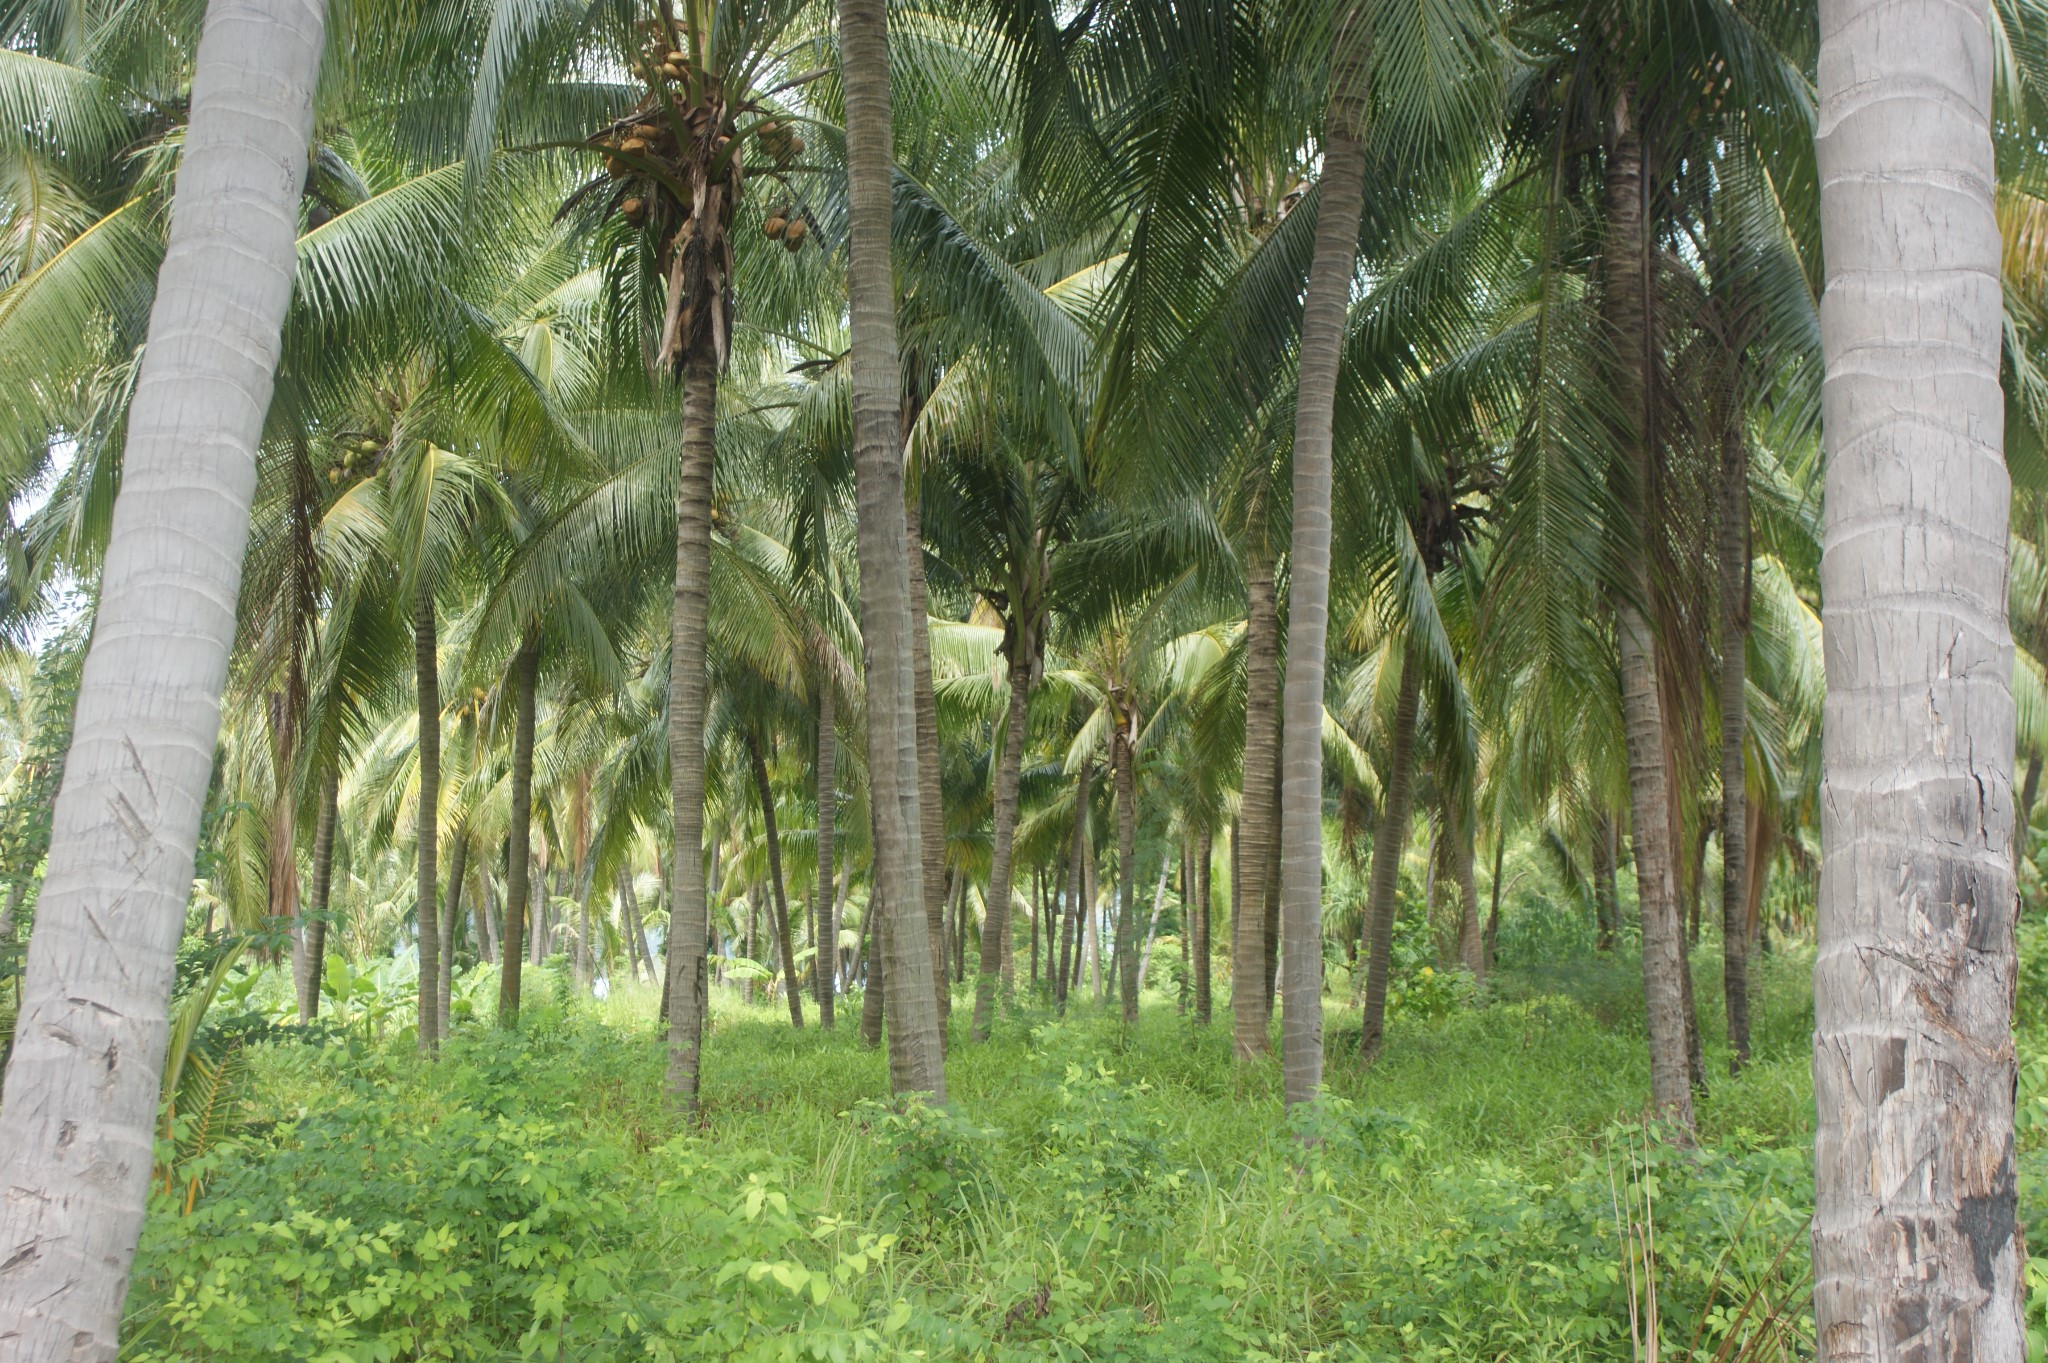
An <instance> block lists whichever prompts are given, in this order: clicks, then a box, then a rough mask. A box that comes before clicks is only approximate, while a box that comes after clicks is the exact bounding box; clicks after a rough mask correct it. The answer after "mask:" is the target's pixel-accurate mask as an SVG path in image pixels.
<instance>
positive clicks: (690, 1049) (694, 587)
mask: <svg viewBox="0 0 2048 1363" xmlns="http://www.w3.org/2000/svg"><path fill="white" fill-rule="evenodd" d="M707 350H708V347H701V346H700V347H697V348H695V349H693V351H692V352H691V354H690V356H689V357H688V359H687V360H686V361H685V362H684V367H683V443H682V455H681V460H680V464H679V472H678V477H677V484H676V587H675V603H674V607H673V613H672V614H671V616H670V619H669V629H670V645H669V681H668V765H669V808H670V816H671V819H672V821H673V827H674V843H673V856H674V870H673V871H672V872H671V882H672V884H673V885H674V887H675V888H674V898H673V900H672V901H671V902H670V907H669V919H668V922H669V930H668V965H667V975H666V980H667V987H668V992H669V1009H668V1013H669V1027H668V1096H669V1102H670V1103H671V1104H673V1105H674V1106H675V1107H676V1108H678V1109H679V1110H681V1111H684V1112H695V1111H696V1110H697V1094H698V1081H699V1078H700V1077H701V1073H702V1070H701V1065H700V1061H701V1059H702V1053H703V1046H704V1023H705V1019H706V1015H707V1013H708V1011H709V1008H710V976H709V972H708V967H707V963H706V959H705V958H706V954H707V952H708V950H709V942H710V935H711V913H710V905H709V901H708V899H707V897H706V896H707V890H706V887H705V883H704V879H705V878H704V690H705V673H704V667H705V633H706V628H707V624H708V617H707V611H708V602H709V592H710V580H711V474H712V458H713V435H714V430H715V427H714V420H715V414H716V410H717V406H718V364H717V361H716V360H715V359H714V358H713V357H712V356H711V355H710V354H707V353H705V352H706V351H707Z"/></svg>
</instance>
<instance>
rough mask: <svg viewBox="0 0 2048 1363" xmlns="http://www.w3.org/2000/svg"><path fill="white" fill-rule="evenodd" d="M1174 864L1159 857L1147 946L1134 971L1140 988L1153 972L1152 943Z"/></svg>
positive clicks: (1164, 903) (1146, 921)
mask: <svg viewBox="0 0 2048 1363" xmlns="http://www.w3.org/2000/svg"><path fill="white" fill-rule="evenodd" d="M1172 865H1173V863H1172V862H1170V861H1168V860H1167V859H1166V858H1165V857H1161V858H1160V859H1159V882H1158V883H1157V884H1156V885H1154V886H1153V887H1152V914H1151V916H1150V917H1149V918H1147V919H1146V920H1145V946H1144V949H1143V950H1141V951H1140V952H1139V953H1138V968H1137V970H1136V972H1134V973H1135V974H1136V976H1137V980H1138V986H1137V987H1138V989H1143V988H1144V987H1145V980H1146V978H1147V977H1148V976H1149V975H1150V974H1151V972H1152V944H1153V943H1154V942H1156V941H1158V940H1159V915H1160V914H1161V913H1162V912H1163V911H1164V910H1165V908H1166V876H1167V871H1168V870H1169V869H1170V868H1171V866H1172ZM1132 992H1133V993H1136V992H1137V991H1136V990H1133V991H1132Z"/></svg>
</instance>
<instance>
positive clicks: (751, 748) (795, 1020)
mask: <svg viewBox="0 0 2048 1363" xmlns="http://www.w3.org/2000/svg"><path fill="white" fill-rule="evenodd" d="M747 759H748V761H749V763H750V764H751V765H752V767H753V769H754V794H755V796H756V797H757V798H758V799H759V800H760V802H761V829H762V835H763V837H764V839H765V840H766V843H767V847H768V888H769V891H770V893H771V894H773V896H774V898H773V900H772V901H771V903H772V907H773V909H774V912H775V945H776V949H777V950H778V951H779V952H781V954H782V992H783V993H784V994H787V995H788V996H789V1025H790V1026H792V1027H794V1028H796V1029H797V1030H798V1031H802V1030H803V1025H804V991H803V989H802V987H801V986H800V985H798V983H797V978H796V948H795V945H794V944H793V943H792V942H791V941H790V936H789V893H788V891H787V890H786V889H785V888H784V887H783V883H782V838H781V836H780V834H779V833H778V831H777V829H776V825H775V790H774V788H773V787H772V786H770V785H769V784H768V762H767V759H766V758H764V757H763V756H762V754H761V743H760V739H759V738H758V737H757V736H756V735H754V734H752V733H749V734H748V735H747Z"/></svg>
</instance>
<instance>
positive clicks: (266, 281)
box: [0, 0, 323, 1363]
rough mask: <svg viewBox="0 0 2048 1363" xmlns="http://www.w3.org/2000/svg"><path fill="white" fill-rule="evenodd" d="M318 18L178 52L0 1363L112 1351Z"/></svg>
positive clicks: (33, 1023) (8, 1259) (80, 727)
mask: <svg viewBox="0 0 2048 1363" xmlns="http://www.w3.org/2000/svg"><path fill="white" fill-rule="evenodd" d="M322 20H323V10H322V7H321V5H320V4H319V3H318V0H213V3H212V4H210V5H209V6H208V7H207V13H206V21H205V26H204V31H203V33H202V36H201V38H200V41H199V50H198V54H197V59H196V66H195V71H194V76H193V81H192V98H191V110H192V113H191V119H190V122H189V125H188V127H187V131H186V135H185V140H184V152H183V156H182V158H181V160H180V162H179V165H178V172H177V181H176V189H175V197H174V200H173V203H172V208H171V227H170V241H169V246H168V249H167V250H166V252H165V255H164V261H163V266H162V269H161V270H160V271H159V272H158V275H157V287H156V298H155V302H154V304H153V305H152V307H151V310H150V320H149V338H148V344H147V346H146V347H145V348H144V350H143V358H142V364H141V371H140V374H139V377H138V380H137V383H136V387H135V393H134V397H133V401H132V403H131V406H130V410H129V417H128V433H127V440H126V444H125V448H124V451H123V455H122V462H123V469H124V472H123V477H122V487H121V491H120V494H119V496H118V497H117V498H116V500H115V504H114V512H113V530H112V534H111V536H110V538H109V540H108V547H107V553H106V557H105V561H104V563H103V565H102V568H101V572H100V602H99V609H98V612H97V617H96V623H95V625H94V628H93V633H92V643H91V646H90V649H89V650H88V652H87V655H86V659H85V664H84V672H83V675H82V678H81V681H80V684H79V688H78V702H77V707H76V722H75V724H74V726H73V730H72V740H71V746H70V754H69V757H68V758H67V760H66V764H65V769H64V776H63V780H62V782H61V784H60V786H59V789H58V794H57V799H56V804H55V808H54V811H53V815H52V830H53V831H52V835H51V839H50V847H49V854H48V860H47V863H46V871H45V876H44V881H43V888H42V892H41V895H40V897H39V899H38V902H37V908H36V926H35V931H34V933H33V934H31V938H30V942H29V948H28V960H27V966H26V974H25V978H24V979H23V981H22V986H21V1011H20V1014H19V1016H18V1018H17V1023H16V1030H15V1033H14V1038H15V1044H14V1051H13V1055H12V1058H11V1060H10V1061H9V1064H8V1067H7V1075H6V1093H5V1098H4V1100H0V1352H4V1353H5V1354H6V1355H7V1356H8V1357H9V1358H13V1359H23V1360H34V1363H43V1360H56V1359H64V1360H70V1363H110V1361H111V1360H112V1359H113V1358H114V1357H115V1355H116V1352H117V1348H118V1334H119V1328H120V1319H121V1303H122V1299H123V1297H124V1296H125V1295H126V1294H127V1290H128V1270H129V1266H130V1264H131V1263H132V1262H133V1260H134V1257H135V1245H136V1240H137V1237H138V1236H139V1235H140V1234H141V1230H142V1221H143V1210H144V1202H145V1197H146V1194H147V1189H148V1183H149V1173H150V1164H151V1156H152V1149H153V1138H154V1134H155V1130H156V1113H157V1099H158V1092H157V1090H158V1085H159V1080H160V1077H161V1074H162V1070H163V1058H164V1050H165V1045H166V1038H167V1036H168V1027H167V1022H166V1016H167V1009H168V1006H169V1001H170V991H171V983H172V978H173V974H174V966H175V959H176V955H177V948H178V938H179V935H180V934H181V933H182V932H183V930H184V910H185V902H186V899H187V897H188V895H189V894H190V893H191V889H192V866H193V852H194V848H195V847H196V845H197V842H198V838H199V825H200V816H201V812H202V806H203V804H204V802H205V799H206V790H207V784H208V781H209V779H210V778H211V775H212V768H213V754H214V744H215V740H216V739H217V738H218V736H219V731H220V695H221V688H222V687H223V686H224V685H225V684H226V681H227V670H228V653H229V650H230V648H231V647H232V645H233V642H234V635H235V601H236V596H237V592H238V588H239V585H240V582H241V570H242V553H243V548H244V546H245V545H246V543H247V541H248V532H249V507H250V502H251V499H252V498H253V496H254V493H255V487H256V448H257V444H258V442H259V440H260V439H261V436H262V431H263V420H264V414H265V411H266V410H267V409H268V407H269V405H270V394H271V384H272V379H273V376H274V373H275V369H276V365H277V357H278V352H279V330H280V328H281V326H282V324H283V321H284V314H285V308H286V305H287V303H288V301H289V299H290V296H291V281H292V270H293V263H294V258H293V243H294V238H295V236H296V232H297V226H298V199H299V188H300V186H301V185H303V184H304V183H305V174H306V146H307V142H308V140H309V135H310V132H311V127H312V97H313V86H314V81H315V77H316V75H317V72H318V69H319V60H320V53H321V43H322V35H321V29H322ZM174 625H175V628H174V627H173V626H174Z"/></svg>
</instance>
